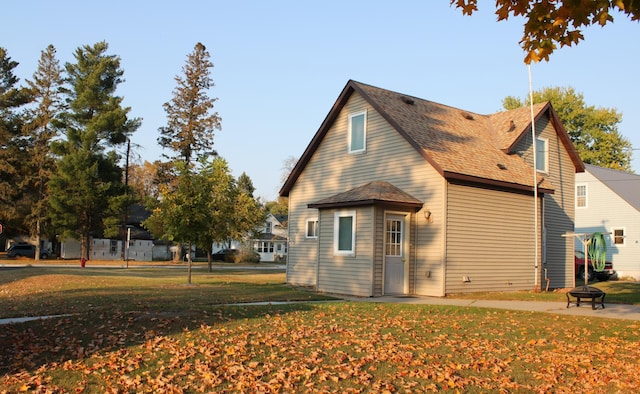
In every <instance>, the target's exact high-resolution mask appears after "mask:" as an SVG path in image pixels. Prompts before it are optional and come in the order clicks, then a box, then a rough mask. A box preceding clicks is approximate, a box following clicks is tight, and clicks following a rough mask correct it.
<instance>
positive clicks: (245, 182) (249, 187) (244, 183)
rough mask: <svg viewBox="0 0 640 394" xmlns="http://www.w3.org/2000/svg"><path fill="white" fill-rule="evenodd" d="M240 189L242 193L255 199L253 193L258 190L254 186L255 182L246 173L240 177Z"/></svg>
mask: <svg viewBox="0 0 640 394" xmlns="http://www.w3.org/2000/svg"><path fill="white" fill-rule="evenodd" d="M238 188H239V189H240V191H242V192H244V193H246V194H247V195H249V196H251V197H253V192H255V191H256V188H255V187H254V186H253V181H252V180H251V178H250V177H249V175H247V173H246V172H243V173H242V174H240V176H239V177H238Z"/></svg>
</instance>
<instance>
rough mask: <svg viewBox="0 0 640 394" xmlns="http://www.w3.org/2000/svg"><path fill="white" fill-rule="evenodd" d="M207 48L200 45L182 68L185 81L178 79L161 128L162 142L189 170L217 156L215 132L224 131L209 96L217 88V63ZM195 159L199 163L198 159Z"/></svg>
mask: <svg viewBox="0 0 640 394" xmlns="http://www.w3.org/2000/svg"><path fill="white" fill-rule="evenodd" d="M209 58H210V55H209V52H207V50H206V48H205V46H204V45H202V44H201V43H197V44H196V46H195V48H194V50H193V52H192V53H191V54H189V55H188V57H187V62H186V64H185V66H184V67H183V68H182V71H183V72H184V78H182V77H180V76H176V77H175V81H176V82H177V84H178V86H177V87H176V88H175V89H174V91H173V99H171V101H169V102H167V103H165V104H164V110H165V112H166V113H167V125H166V126H164V127H161V128H160V129H159V131H160V134H161V136H160V137H159V138H158V143H159V144H160V145H161V146H162V147H163V148H165V149H169V150H171V151H173V152H174V154H173V156H168V157H169V158H174V159H178V160H183V161H184V162H185V163H186V164H187V167H189V166H190V165H191V163H193V162H195V161H197V160H198V159H199V158H200V157H201V156H205V157H206V156H209V155H215V154H216V153H215V151H214V150H213V137H214V130H217V129H220V122H221V119H220V117H219V116H218V113H217V112H215V113H211V111H212V109H213V104H214V102H215V101H216V100H217V99H212V98H209V97H208V96H207V90H208V89H210V88H212V87H213V86H214V84H213V81H212V79H211V77H210V69H211V68H212V67H213V63H212V62H211V61H210V60H209ZM194 159H195V160H194Z"/></svg>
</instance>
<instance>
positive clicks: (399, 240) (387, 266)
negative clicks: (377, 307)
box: [384, 215, 405, 294]
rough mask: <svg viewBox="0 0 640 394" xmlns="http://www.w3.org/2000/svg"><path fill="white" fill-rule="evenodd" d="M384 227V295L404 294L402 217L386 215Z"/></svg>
mask: <svg viewBox="0 0 640 394" xmlns="http://www.w3.org/2000/svg"><path fill="white" fill-rule="evenodd" d="M384 227H385V230H384V232H385V234H384V237H385V243H384V254H385V256H384V293H385V294H404V292H405V289H404V281H405V258H404V216H402V215H387V218H386V219H385V226H384Z"/></svg>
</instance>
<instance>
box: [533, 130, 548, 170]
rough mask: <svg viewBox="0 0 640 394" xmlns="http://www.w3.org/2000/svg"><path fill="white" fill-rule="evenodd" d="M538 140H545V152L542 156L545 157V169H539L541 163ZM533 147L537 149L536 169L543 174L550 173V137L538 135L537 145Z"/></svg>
mask: <svg viewBox="0 0 640 394" xmlns="http://www.w3.org/2000/svg"><path fill="white" fill-rule="evenodd" d="M538 141H542V142H544V152H543V154H542V157H543V159H544V169H543V170H539V169H538V164H540V155H539V154H538V153H537V152H538ZM533 149H535V150H536V171H538V172H541V173H543V174H548V173H549V139H548V138H540V137H536V143H535V146H534V147H533Z"/></svg>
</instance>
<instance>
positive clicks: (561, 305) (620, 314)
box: [345, 296, 640, 320]
mask: <svg viewBox="0 0 640 394" xmlns="http://www.w3.org/2000/svg"><path fill="white" fill-rule="evenodd" d="M345 299H346V300H349V301H354V302H393V303H397V304H425V305H453V306H468V307H480V308H496V309H508V310H516V311H530V312H546V313H556V314H559V315H571V316H591V317H604V318H609V319H625V320H640V306H637V305H626V304H611V303H607V302H606V301H605V303H604V305H605V308H604V309H602V308H601V307H600V305H599V303H597V302H596V308H597V309H595V310H594V309H591V301H590V300H583V301H582V302H581V303H580V306H579V307H577V306H576V305H575V304H574V303H571V305H570V306H569V308H567V303H566V302H557V301H553V302H545V301H500V300H467V299H459V298H439V297H393V296H383V297H375V298H358V297H346V298H345ZM572 300H574V299H573V298H572Z"/></svg>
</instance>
